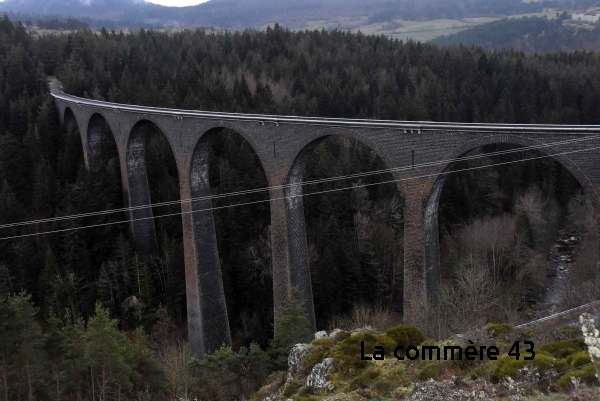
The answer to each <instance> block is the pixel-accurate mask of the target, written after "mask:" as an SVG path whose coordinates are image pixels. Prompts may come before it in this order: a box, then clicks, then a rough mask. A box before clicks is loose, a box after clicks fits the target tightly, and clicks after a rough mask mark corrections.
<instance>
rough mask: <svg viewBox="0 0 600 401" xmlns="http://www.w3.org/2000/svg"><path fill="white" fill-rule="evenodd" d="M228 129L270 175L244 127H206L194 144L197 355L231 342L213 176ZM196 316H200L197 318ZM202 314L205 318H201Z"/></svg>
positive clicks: (193, 331) (192, 323)
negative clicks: (218, 144)
mask: <svg viewBox="0 0 600 401" xmlns="http://www.w3.org/2000/svg"><path fill="white" fill-rule="evenodd" d="M224 129H229V130H231V131H233V132H235V133H236V134H238V135H239V136H241V137H242V138H243V139H244V140H245V141H246V142H247V143H248V144H249V145H250V147H251V148H252V149H253V151H254V152H255V154H256V155H257V157H258V159H259V162H260V165H261V168H262V170H263V172H265V176H267V177H268V175H267V174H266V170H265V164H264V162H263V160H264V159H263V155H261V151H260V148H259V147H258V146H257V145H256V143H255V142H254V140H253V139H252V137H251V136H249V135H248V134H247V133H246V132H245V131H244V130H242V129H240V128H239V127H237V126H236V125H234V124H230V123H226V122H214V123H210V124H207V125H205V126H203V133H202V135H201V136H200V138H199V139H198V141H197V142H196V144H195V145H194V150H193V153H192V156H191V160H190V164H189V188H190V197H191V199H192V201H191V202H190V203H191V205H190V206H189V208H190V216H189V217H191V222H190V223H191V226H192V235H193V242H192V245H191V247H192V248H193V262H192V263H193V266H188V267H187V269H186V270H188V271H189V270H190V269H193V273H187V274H188V275H189V277H190V279H188V282H189V281H192V282H195V283H194V284H193V285H191V288H190V286H188V293H190V292H192V294H188V316H190V317H189V318H188V333H189V337H190V338H191V339H192V340H191V341H190V343H191V344H192V346H193V347H194V349H195V353H196V354H203V353H204V352H213V351H216V350H217V349H218V348H219V347H220V346H221V345H222V344H227V345H231V329H230V327H229V316H228V313H227V304H226V299H225V291H224V287H223V278H222V273H221V266H220V258H219V249H218V244H217V236H216V231H215V222H214V214H213V210H212V200H211V197H210V196H211V186H210V179H209V169H210V160H209V159H210V153H211V149H212V147H213V143H214V140H215V139H216V138H217V137H218V136H219V134H220V133H221V132H222V130H224ZM189 217H188V218H189ZM186 252H188V251H186ZM190 295H191V296H190ZM190 300H191V301H190ZM189 311H191V312H192V314H191V315H190V312H189ZM192 316H196V319H193V318H192ZM198 316H200V317H201V318H200V319H198V318H197V317H198Z"/></svg>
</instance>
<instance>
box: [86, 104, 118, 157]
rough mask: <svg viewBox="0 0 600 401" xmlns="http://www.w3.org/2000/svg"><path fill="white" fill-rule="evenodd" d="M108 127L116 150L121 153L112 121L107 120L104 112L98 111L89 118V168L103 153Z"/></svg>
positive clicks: (87, 151)
mask: <svg viewBox="0 0 600 401" xmlns="http://www.w3.org/2000/svg"><path fill="white" fill-rule="evenodd" d="M105 126H106V127H108V129H109V130H110V135H111V137H112V141H113V142H114V145H115V148H116V149H117V152H118V151H119V147H118V146H117V143H118V137H117V136H116V134H115V130H114V127H113V126H112V124H111V123H110V119H108V118H106V115H105V114H104V112H103V111H101V110H97V111H95V112H94V113H93V114H92V115H91V116H90V118H89V120H88V124H87V149H86V154H87V164H88V167H89V166H90V165H92V164H93V163H94V162H95V161H96V159H97V157H98V156H99V155H100V153H101V149H102V146H103V137H104V127H105Z"/></svg>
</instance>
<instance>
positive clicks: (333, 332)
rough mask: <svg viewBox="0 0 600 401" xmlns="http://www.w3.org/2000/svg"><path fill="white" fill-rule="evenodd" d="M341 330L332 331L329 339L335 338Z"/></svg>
mask: <svg viewBox="0 0 600 401" xmlns="http://www.w3.org/2000/svg"><path fill="white" fill-rule="evenodd" d="M341 331H342V330H340V329H335V330H333V331H332V332H331V333H329V338H331V339H334V338H335V336H337V335H338V334H339V333H340V332H341Z"/></svg>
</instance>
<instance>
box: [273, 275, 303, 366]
mask: <svg viewBox="0 0 600 401" xmlns="http://www.w3.org/2000/svg"><path fill="white" fill-rule="evenodd" d="M273 326H274V331H275V336H274V337H273V341H272V342H271V350H270V353H271V355H272V356H273V358H274V359H275V363H276V364H277V365H278V366H279V367H280V368H284V367H285V366H286V364H287V356H288V354H289V352H290V350H291V349H292V347H293V346H294V345H295V344H300V343H306V342H308V341H310V338H311V328H310V321H309V320H308V316H307V315H306V311H305V309H304V303H303V301H302V293H301V292H300V290H299V289H298V288H296V287H293V288H292V289H291V290H290V293H289V294H288V298H287V301H286V304H285V306H284V307H283V308H282V311H281V316H280V317H279V318H278V319H277V320H276V321H275V323H274V325H273Z"/></svg>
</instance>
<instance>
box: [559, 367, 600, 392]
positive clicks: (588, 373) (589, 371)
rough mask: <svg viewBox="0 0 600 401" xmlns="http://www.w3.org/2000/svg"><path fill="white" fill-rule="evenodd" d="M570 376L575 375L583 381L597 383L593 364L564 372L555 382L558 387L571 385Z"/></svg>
mask: <svg viewBox="0 0 600 401" xmlns="http://www.w3.org/2000/svg"><path fill="white" fill-rule="evenodd" d="M571 377H576V378H578V379H580V380H581V381H582V382H584V383H589V384H592V383H593V384H598V379H596V367H595V366H594V365H588V366H585V367H583V368H581V369H579V370H574V371H572V372H569V373H565V374H564V375H562V377H561V378H560V379H558V382H557V383H556V384H557V385H558V387H560V388H568V387H569V386H571Z"/></svg>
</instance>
